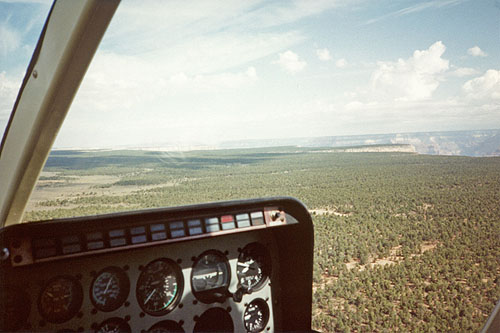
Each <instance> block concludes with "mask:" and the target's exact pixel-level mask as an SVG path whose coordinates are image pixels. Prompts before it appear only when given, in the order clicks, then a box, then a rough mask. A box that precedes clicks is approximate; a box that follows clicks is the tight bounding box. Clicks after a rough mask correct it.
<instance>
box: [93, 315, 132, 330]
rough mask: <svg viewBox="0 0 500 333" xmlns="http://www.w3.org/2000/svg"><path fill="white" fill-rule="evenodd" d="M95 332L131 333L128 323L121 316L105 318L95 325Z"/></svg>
mask: <svg viewBox="0 0 500 333" xmlns="http://www.w3.org/2000/svg"><path fill="white" fill-rule="evenodd" d="M95 332H96V333H131V332H132V329H131V328H130V326H129V324H128V323H127V322H126V321H125V320H123V319H121V318H109V319H106V320H105V321H103V322H102V323H101V325H99V327H97V329H96V330H95Z"/></svg>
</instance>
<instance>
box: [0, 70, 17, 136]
mask: <svg viewBox="0 0 500 333" xmlns="http://www.w3.org/2000/svg"><path fill="white" fill-rule="evenodd" d="M20 84H21V77H17V78H16V77H10V76H7V74H6V73H5V72H0V136H1V134H2V132H1V131H3V129H4V127H5V125H6V124H7V120H8V119H9V116H10V113H11V112H12V109H13V107H14V102H15V101H16V97H17V93H18V91H19V86H20Z"/></svg>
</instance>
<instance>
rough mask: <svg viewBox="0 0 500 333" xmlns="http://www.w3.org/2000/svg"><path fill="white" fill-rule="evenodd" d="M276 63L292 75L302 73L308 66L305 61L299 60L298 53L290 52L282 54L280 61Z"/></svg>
mask: <svg viewBox="0 0 500 333" xmlns="http://www.w3.org/2000/svg"><path fill="white" fill-rule="evenodd" d="M274 63H275V64H278V65H280V66H281V67H282V68H283V69H284V70H286V71H288V72H290V73H292V74H294V73H297V72H300V71H301V70H303V69H304V68H305V67H306V65H307V63H306V62H305V61H303V60H300V59H299V56H298V55H297V54H296V53H293V52H292V51H290V50H288V51H286V52H283V53H280V54H279V60H277V61H275V62H274Z"/></svg>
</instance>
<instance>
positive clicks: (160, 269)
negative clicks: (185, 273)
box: [136, 259, 184, 316]
mask: <svg viewBox="0 0 500 333" xmlns="http://www.w3.org/2000/svg"><path fill="white" fill-rule="evenodd" d="M183 286H184V280H183V278H182V271H181V269H180V267H179V266H178V265H177V264H176V263H174V262H173V261H172V260H170V259H158V260H155V261H152V262H150V263H149V264H148V265H147V266H146V267H145V268H144V270H143V271H142V273H141V275H140V276H139V279H138V280H137V288H136V293H137V301H138V302H139V305H140V306H141V308H142V309H143V310H144V312H146V313H148V314H150V315H152V316H162V315H164V314H166V313H168V312H170V311H172V310H173V309H174V308H175V306H176V305H177V303H178V302H179V300H180V298H181V295H182V288H183Z"/></svg>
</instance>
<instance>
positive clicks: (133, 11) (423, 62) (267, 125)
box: [0, 0, 500, 147]
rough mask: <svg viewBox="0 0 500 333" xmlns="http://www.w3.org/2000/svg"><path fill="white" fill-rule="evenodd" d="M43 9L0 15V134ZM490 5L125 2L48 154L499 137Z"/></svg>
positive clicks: (498, 7) (24, 6) (478, 1)
mask: <svg viewBox="0 0 500 333" xmlns="http://www.w3.org/2000/svg"><path fill="white" fill-rule="evenodd" d="M49 7H50V3H47V2H44V1H41V2H14V3H12V2H2V1H0V128H2V130H1V131H3V128H4V127H5V124H6V122H7V119H8V114H9V113H10V111H11V109H12V105H13V102H14V99H15V96H16V93H17V89H18V87H19V84H20V82H21V80H22V77H23V73H24V71H25V68H26V67H27V64H28V62H29V58H30V55H31V53H32V50H33V48H34V45H35V43H36V40H37V38H38V35H39V33H40V30H41V27H42V25H43V17H44V16H45V15H47V12H48V10H49ZM499 19H500V2H499V1H494V0H436V1H403V0H390V1H389V0H381V1H369V0H365V1H363V0H329V1H312V0H310V1H309V0H304V1H262V0H252V1H232V2H228V1H222V0H220V1H204V0H197V1H189V2H186V1H173V0H172V1H126V0H123V1H122V4H121V5H120V7H119V8H118V11H117V13H116V15H115V17H114V19H113V21H112V22H111V25H110V27H109V29H108V31H107V33H106V35H105V37H104V39H103V42H102V44H101V46H100V48H99V50H98V52H97V54H96V56H95V58H94V61H93V63H92V64H91V66H90V68H89V71H88V73H87V76H86V78H85V79H84V81H83V83H82V86H81V88H80V91H79V93H78V94H77V96H76V98H75V101H74V103H73V105H72V108H71V109H70V111H69V114H68V116H67V119H66V122H65V124H63V127H62V129H61V131H60V133H59V136H58V139H57V140H56V143H55V147H116V146H122V145H130V146H160V145H161V144H163V143H191V142H196V143H203V144H214V143H217V142H220V141H224V140H233V139H245V138H249V139H250V138H252V139H253V138H285V137H304V136H325V135H349V134H375V133H394V132H416V131H438V130H439V131H443V130H464V129H489V128H500V42H499V39H498V38H499V37H498V36H499V34H500V26H499V23H498V22H499Z"/></svg>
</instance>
